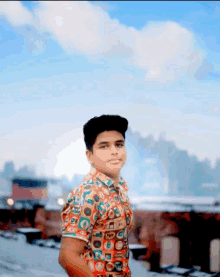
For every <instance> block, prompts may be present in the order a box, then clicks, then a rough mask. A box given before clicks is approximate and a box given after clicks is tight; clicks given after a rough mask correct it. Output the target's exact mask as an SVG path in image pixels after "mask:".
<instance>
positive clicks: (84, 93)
mask: <svg viewBox="0 0 220 277" xmlns="http://www.w3.org/2000/svg"><path fill="white" fill-rule="evenodd" d="M156 4H158V3H155V2H152V1H149V2H135V3H134V2H129V1H127V2H117V1H116V2H25V1H21V2H18V1H15V2H2V3H0V18H1V20H2V24H1V26H0V28H1V29H0V30H1V32H0V34H1V37H0V40H1V44H0V57H1V63H0V69H1V72H2V74H1V76H0V89H1V92H2V93H1V96H0V100H1V104H0V107H1V110H0V115H1V117H0V120H1V126H3V127H2V129H1V134H0V143H1V146H2V149H3V151H1V154H0V155H1V156H0V168H1V169H2V167H3V165H4V163H5V162H6V161H9V160H12V161H14V163H15V165H16V168H18V167H20V166H23V165H25V164H31V165H34V166H35V167H36V172H37V173H38V174H46V175H55V176H61V175H62V174H64V175H67V176H68V177H69V178H71V177H72V176H73V175H74V173H79V174H86V173H87V172H88V170H89V168H90V165H89V163H88V162H87V160H86V156H85V144H84V141H83V131H82V128H83V124H85V123H86V122H87V121H88V120H89V119H90V118H92V117H94V116H100V115H102V114H119V115H121V116H124V117H126V118H127V119H128V121H129V126H130V127H131V129H132V130H133V131H138V132H140V134H141V136H143V137H146V136H148V135H149V134H152V135H153V136H154V137H155V138H156V139H158V136H159V134H160V133H161V132H164V131H165V132H166V139H167V140H172V141H174V142H175V144H176V145H177V147H178V148H180V149H184V150H187V151H188V152H189V154H191V155H192V154H195V155H196V156H197V157H198V158H199V160H204V159H205V158H209V159H210V160H211V162H212V165H213V166H214V164H215V160H216V159H217V157H220V150H219V148H218V141H219V139H220V128H219V126H220V125H219V123H220V119H219V118H220V108H219V106H220V100H219V95H218V88H219V77H220V55H219V50H220V48H219V43H220V35H219V34H218V30H217V26H218V24H219V16H220V3H219V2H168V1H164V2H160V5H159V6H158V5H156ZM85 18H87V20H85ZM75 26H76V28H74V27H75ZM76 157H77V158H76ZM71 168H72V173H71ZM67 169H68V170H67Z"/></svg>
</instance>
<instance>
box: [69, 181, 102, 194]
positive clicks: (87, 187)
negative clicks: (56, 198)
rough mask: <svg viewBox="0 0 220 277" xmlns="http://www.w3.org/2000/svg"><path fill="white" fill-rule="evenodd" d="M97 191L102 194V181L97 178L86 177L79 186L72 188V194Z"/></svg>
mask: <svg viewBox="0 0 220 277" xmlns="http://www.w3.org/2000/svg"><path fill="white" fill-rule="evenodd" d="M89 191H90V192H92V193H97V194H100V182H98V180H97V179H96V178H92V177H90V178H88V179H84V180H83V181H82V182H81V183H79V185H78V186H76V187H74V188H73V189H72V190H71V194H82V193H86V192H87V193H88V192H89Z"/></svg>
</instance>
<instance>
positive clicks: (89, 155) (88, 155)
mask: <svg viewBox="0 0 220 277" xmlns="http://www.w3.org/2000/svg"><path fill="white" fill-rule="evenodd" d="M91 155H92V153H91V152H90V151H89V150H86V157H87V159H88V162H89V163H91V162H92V161H91V160H90V158H91Z"/></svg>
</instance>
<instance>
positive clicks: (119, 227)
mask: <svg viewBox="0 0 220 277" xmlns="http://www.w3.org/2000/svg"><path fill="white" fill-rule="evenodd" d="M119 178H120V179H119V185H116V184H115V183H114V181H113V180H112V179H110V178H109V177H108V176H107V175H105V174H103V173H102V172H101V171H99V170H98V169H96V168H93V167H92V168H91V170H90V172H89V173H88V174H87V175H86V176H85V178H84V180H83V182H82V183H80V184H79V185H78V186H77V187H75V188H73V189H72V190H71V192H70V194H69V195H68V200H67V204H66V206H65V207H64V208H63V211H62V213H61V216H62V221H63V225H62V236H63V237H72V238H77V239H81V240H84V241H86V242H87V245H86V247H85V249H84V251H83V253H82V254H81V258H82V259H84V261H85V262H86V263H87V264H88V266H89V267H90V269H91V271H92V272H93V275H94V276H95V277H116V276H117V277H119V276H120V277H125V276H126V277H129V276H131V273H130V268H129V264H128V262H129V245H128V231H129V230H130V229H131V228H132V226H133V212H132V210H131V207H130V201H129V198H128V196H127V190H128V186H127V184H126V182H125V181H124V180H123V178H122V177H121V176H119Z"/></svg>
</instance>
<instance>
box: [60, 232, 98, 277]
mask: <svg viewBox="0 0 220 277" xmlns="http://www.w3.org/2000/svg"><path fill="white" fill-rule="evenodd" d="M85 245H86V242H85V241H83V240H80V239H76V238H69V237H62V241H61V248H60V253H59V264H60V265H61V266H62V267H63V268H64V269H65V270H66V272H67V274H68V276H69V277H94V275H93V273H92V271H91V269H90V268H89V266H88V265H87V264H86V263H85V262H84V261H83V259H81V258H80V254H81V253H82V252H83V249H84V247H85Z"/></svg>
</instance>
